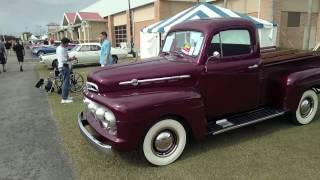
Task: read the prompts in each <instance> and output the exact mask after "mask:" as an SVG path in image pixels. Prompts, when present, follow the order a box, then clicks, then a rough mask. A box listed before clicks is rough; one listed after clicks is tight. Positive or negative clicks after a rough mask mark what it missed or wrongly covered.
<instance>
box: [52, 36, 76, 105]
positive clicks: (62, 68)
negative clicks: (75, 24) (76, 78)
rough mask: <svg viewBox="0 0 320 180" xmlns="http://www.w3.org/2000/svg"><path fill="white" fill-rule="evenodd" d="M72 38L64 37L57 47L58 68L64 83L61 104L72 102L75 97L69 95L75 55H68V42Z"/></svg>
mask: <svg viewBox="0 0 320 180" xmlns="http://www.w3.org/2000/svg"><path fill="white" fill-rule="evenodd" d="M69 43H70V40H69V39H68V38H62V39H61V44H60V46H58V47H57V50H56V54H57V59H58V69H59V72H60V73H61V74H62V76H63V83H62V100H61V104H67V103H72V102H73V99H72V98H71V97H69V92H70V86H71V85H70V74H71V68H72V61H74V60H75V57H72V58H70V57H69V56H68V49H67V47H68V44H69Z"/></svg>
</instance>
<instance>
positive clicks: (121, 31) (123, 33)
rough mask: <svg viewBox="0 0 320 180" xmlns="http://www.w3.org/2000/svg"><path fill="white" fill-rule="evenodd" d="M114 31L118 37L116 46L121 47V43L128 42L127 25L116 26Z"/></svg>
mask: <svg viewBox="0 0 320 180" xmlns="http://www.w3.org/2000/svg"><path fill="white" fill-rule="evenodd" d="M114 28H115V30H114V33H115V37H116V47H120V45H121V43H126V42H127V26H126V25H123V26H115V27H114Z"/></svg>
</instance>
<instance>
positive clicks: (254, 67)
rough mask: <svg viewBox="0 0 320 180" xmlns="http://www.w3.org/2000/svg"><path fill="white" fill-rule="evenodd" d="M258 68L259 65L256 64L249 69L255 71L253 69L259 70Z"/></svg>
mask: <svg viewBox="0 0 320 180" xmlns="http://www.w3.org/2000/svg"><path fill="white" fill-rule="evenodd" d="M258 67H259V65H258V64H255V65H252V66H249V67H248V69H249V70H253V69H257V68H258Z"/></svg>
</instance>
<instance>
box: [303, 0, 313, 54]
mask: <svg viewBox="0 0 320 180" xmlns="http://www.w3.org/2000/svg"><path fill="white" fill-rule="evenodd" d="M312 4H313V0H309V2H308V20H307V34H306V37H305V42H304V47H303V49H304V50H308V49H309V45H310V36H311V21H312Z"/></svg>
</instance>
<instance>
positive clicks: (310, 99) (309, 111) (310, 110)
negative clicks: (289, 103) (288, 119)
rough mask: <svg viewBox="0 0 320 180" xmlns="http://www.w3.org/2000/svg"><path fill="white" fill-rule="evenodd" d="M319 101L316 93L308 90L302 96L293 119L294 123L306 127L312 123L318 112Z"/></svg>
mask: <svg viewBox="0 0 320 180" xmlns="http://www.w3.org/2000/svg"><path fill="white" fill-rule="evenodd" d="M318 106H319V100H318V96H317V94H316V92H315V91H313V90H308V91H305V92H304V93H303V94H302V97H301V99H300V102H299V105H298V108H297V110H296V112H295V116H294V118H293V121H294V123H296V124H298V125H306V124H309V123H311V122H312V121H313V120H314V119H315V116H316V114H317V112H318Z"/></svg>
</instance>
